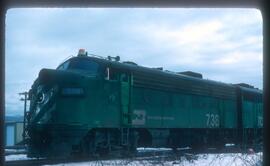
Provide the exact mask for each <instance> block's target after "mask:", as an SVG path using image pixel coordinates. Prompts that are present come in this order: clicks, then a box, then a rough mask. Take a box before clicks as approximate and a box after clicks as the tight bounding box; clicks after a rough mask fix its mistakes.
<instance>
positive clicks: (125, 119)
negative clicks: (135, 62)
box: [120, 73, 131, 126]
mask: <svg viewBox="0 0 270 166" xmlns="http://www.w3.org/2000/svg"><path fill="white" fill-rule="evenodd" d="M120 91H121V94H120V95H121V123H122V125H126V126H128V125H130V124H131V113H130V76H129V75H128V74H127V73H121V74H120Z"/></svg>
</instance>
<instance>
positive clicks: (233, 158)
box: [46, 152, 262, 166]
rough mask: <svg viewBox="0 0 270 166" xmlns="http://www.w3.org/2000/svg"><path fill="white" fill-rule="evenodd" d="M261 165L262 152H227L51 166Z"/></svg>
mask: <svg viewBox="0 0 270 166" xmlns="http://www.w3.org/2000/svg"><path fill="white" fill-rule="evenodd" d="M92 165H93V166H118V165H119V166H121V165H124V166H137V165H144V166H152V165H162V166H171V165H173V166H195V165H200V166H242V165H244V166H261V165H262V153H261V152H260V153H254V154H241V153H234V154H232V153H226V154H199V155H186V156H178V157H177V156H175V159H172V160H165V159H164V158H162V157H158V156H157V157H156V158H154V159H153V158H151V160H147V158H145V159H144V158H140V159H138V158H133V159H131V158H130V159H124V160H99V161H89V162H81V163H67V164H56V165H50V166H92ZM46 166H49V165H46Z"/></svg>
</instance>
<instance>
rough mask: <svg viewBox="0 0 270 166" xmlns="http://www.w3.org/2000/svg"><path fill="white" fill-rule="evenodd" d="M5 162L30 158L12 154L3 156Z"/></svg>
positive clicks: (24, 155)
mask: <svg viewBox="0 0 270 166" xmlns="http://www.w3.org/2000/svg"><path fill="white" fill-rule="evenodd" d="M5 158H6V161H11V160H30V159H31V158H28V157H27V156H26V154H12V155H7V156H5Z"/></svg>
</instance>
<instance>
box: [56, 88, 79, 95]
mask: <svg viewBox="0 0 270 166" xmlns="http://www.w3.org/2000/svg"><path fill="white" fill-rule="evenodd" d="M61 94H62V95H64V96H82V95H84V90H83V88H63V89H62V91H61Z"/></svg>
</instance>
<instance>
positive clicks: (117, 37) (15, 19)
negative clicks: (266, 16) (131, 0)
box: [5, 8, 263, 115]
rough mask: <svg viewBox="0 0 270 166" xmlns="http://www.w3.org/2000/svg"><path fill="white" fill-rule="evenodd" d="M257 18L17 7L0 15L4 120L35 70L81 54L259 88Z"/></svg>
mask: <svg viewBox="0 0 270 166" xmlns="http://www.w3.org/2000/svg"><path fill="white" fill-rule="evenodd" d="M262 24H263V21H262V16H261V13H260V11H259V10H256V9H237V8H236V9H218V8H217V9H202V8H201V9H192V8H191V9H184V8H166V9H165V8H164V9H162V8H137V9H136V8H109V9H104V8H88V9H87V8H77V9H76V8H75V9H74V8H73V9H67V8H65V9H61V8H53V9H50V8H37V9H33V8H31V9H30V8H28V9H27V8H25V9H24V8H20V9H19V8H18V9H10V10H8V12H7V14H6V44H5V51H6V66H5V70H6V71H5V73H6V80H5V88H6V89H5V102H6V103H5V108H6V115H23V102H22V101H20V100H19V99H20V96H19V95H18V93H20V92H23V91H28V90H29V89H30V88H31V85H32V83H33V82H34V80H35V79H36V77H37V76H38V73H39V71H40V70H41V69H42V68H52V69H54V68H56V67H57V66H58V65H59V64H60V63H61V62H63V61H64V60H65V59H67V58H68V57H70V56H71V55H73V56H76V55H77V52H78V49H80V48H84V49H86V51H88V53H90V54H96V55H100V56H104V57H107V56H108V55H110V56H117V55H118V56H120V57H121V61H133V62H135V63H137V64H139V65H142V66H147V67H163V68H164V69H165V70H170V71H174V72H180V71H188V70H189V71H194V72H199V73H201V74H202V75H203V77H204V78H205V79H211V80H216V81H221V82H225V83H242V82H244V83H248V84H251V85H253V86H255V87H257V88H260V89H262V55H263V53H262V47H263V44H262V42H263V36H262Z"/></svg>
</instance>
